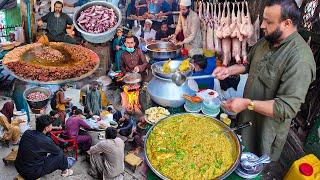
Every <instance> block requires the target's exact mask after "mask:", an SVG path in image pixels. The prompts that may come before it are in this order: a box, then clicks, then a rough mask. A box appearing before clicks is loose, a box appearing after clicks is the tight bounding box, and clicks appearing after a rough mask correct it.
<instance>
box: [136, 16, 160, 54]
mask: <svg viewBox="0 0 320 180" xmlns="http://www.w3.org/2000/svg"><path fill="white" fill-rule="evenodd" d="M151 26H152V21H151V20H150V19H146V20H145V22H144V26H143V28H141V27H140V28H139V30H138V31H137V32H136V33H135V36H136V37H137V38H139V42H140V43H139V44H140V49H142V50H143V51H146V49H145V45H146V44H148V43H151V42H153V41H154V40H155V39H156V33H157V32H156V31H155V30H154V29H152V28H151Z"/></svg>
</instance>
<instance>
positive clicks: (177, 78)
mask: <svg viewBox="0 0 320 180" xmlns="http://www.w3.org/2000/svg"><path fill="white" fill-rule="evenodd" d="M206 78H213V76H212V75H203V76H189V77H187V76H185V75H183V74H182V73H181V72H178V71H176V72H175V73H173V75H172V76H171V80H172V81H173V82H174V83H175V84H176V85H177V86H181V85H182V84H183V83H184V82H185V81H186V80H187V79H206Z"/></svg>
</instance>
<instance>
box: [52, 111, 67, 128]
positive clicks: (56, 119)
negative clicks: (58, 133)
mask: <svg viewBox="0 0 320 180" xmlns="http://www.w3.org/2000/svg"><path fill="white" fill-rule="evenodd" d="M49 114H50V118H51V124H52V130H61V129H64V128H62V123H61V120H60V115H59V113H58V111H56V110H52V111H50V113H49Z"/></svg>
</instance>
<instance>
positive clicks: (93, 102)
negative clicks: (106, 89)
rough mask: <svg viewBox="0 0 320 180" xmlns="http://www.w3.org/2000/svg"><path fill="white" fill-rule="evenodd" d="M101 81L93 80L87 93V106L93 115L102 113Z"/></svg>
mask: <svg viewBox="0 0 320 180" xmlns="http://www.w3.org/2000/svg"><path fill="white" fill-rule="evenodd" d="M98 88H99V83H98V82H97V81H93V82H92V84H91V87H90V89H89V90H88V91H87V93H86V106H87V107H88V108H89V111H90V114H91V115H98V116H99V115H100V111H101V109H102V101H101V94H100V91H99V89H98Z"/></svg>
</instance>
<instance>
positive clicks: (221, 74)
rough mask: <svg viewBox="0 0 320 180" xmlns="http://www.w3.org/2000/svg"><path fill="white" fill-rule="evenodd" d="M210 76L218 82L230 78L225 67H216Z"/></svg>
mask: <svg viewBox="0 0 320 180" xmlns="http://www.w3.org/2000/svg"><path fill="white" fill-rule="evenodd" d="M212 76H213V77H215V78H217V79H219V80H224V79H226V78H227V77H229V76H230V72H229V69H228V68H227V67H216V69H215V70H214V71H213V73H212Z"/></svg>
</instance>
